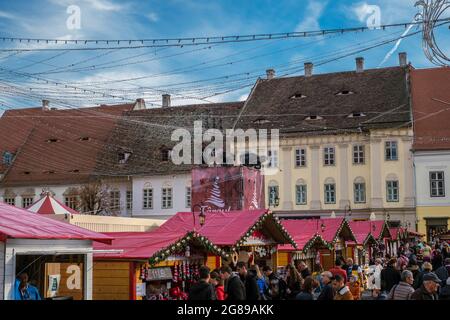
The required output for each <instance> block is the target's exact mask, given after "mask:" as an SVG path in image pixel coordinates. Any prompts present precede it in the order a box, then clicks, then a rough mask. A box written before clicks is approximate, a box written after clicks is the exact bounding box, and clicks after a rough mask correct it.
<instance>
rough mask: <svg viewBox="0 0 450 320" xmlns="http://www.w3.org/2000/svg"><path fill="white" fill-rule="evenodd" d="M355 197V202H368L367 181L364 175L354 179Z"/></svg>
mask: <svg viewBox="0 0 450 320" xmlns="http://www.w3.org/2000/svg"><path fill="white" fill-rule="evenodd" d="M353 197H354V202H355V203H365V202H366V182H365V180H364V178H363V177H356V178H355V180H354V181H353Z"/></svg>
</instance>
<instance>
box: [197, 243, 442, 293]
mask: <svg viewBox="0 0 450 320" xmlns="http://www.w3.org/2000/svg"><path fill="white" fill-rule="evenodd" d="M234 269H235V270H234V271H233V270H232V268H231V267H230V266H223V267H222V268H220V269H217V270H213V271H212V272H210V270H209V268H208V267H206V266H203V267H201V268H200V280H199V281H198V282H197V283H195V284H194V285H193V286H192V287H191V288H190V291H189V299H190V300H231V301H236V300H247V301H257V300H360V299H362V298H363V292H364V291H366V292H370V293H371V294H370V295H368V296H366V297H365V298H366V299H374V300H450V248H449V245H448V243H447V242H435V243H432V244H429V243H426V242H417V243H406V244H402V245H401V246H400V248H399V250H398V254H397V256H396V257H391V256H389V255H388V254H386V255H385V256H384V257H377V258H376V259H374V260H373V261H371V263H369V265H368V266H366V267H364V268H363V267H362V266H360V265H358V264H356V263H355V262H354V261H353V259H352V258H348V259H343V258H342V257H339V258H337V259H336V261H335V265H334V266H333V267H332V268H330V269H329V270H323V268H322V267H321V266H320V265H316V266H315V268H314V269H315V272H311V271H310V269H309V268H308V266H307V264H306V263H305V262H304V261H297V263H295V264H294V263H291V264H289V265H288V266H286V269H285V276H281V275H280V274H278V273H277V272H276V271H274V270H272V268H271V267H270V266H264V267H263V268H262V269H260V267H259V266H258V265H256V264H255V265H251V266H249V265H248V264H247V263H244V262H242V261H240V262H238V263H237V264H236V266H235V268H234Z"/></svg>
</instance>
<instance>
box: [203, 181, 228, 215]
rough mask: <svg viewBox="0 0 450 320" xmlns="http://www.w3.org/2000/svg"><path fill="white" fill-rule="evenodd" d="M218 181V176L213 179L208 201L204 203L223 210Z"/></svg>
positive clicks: (223, 205) (223, 204)
mask: <svg viewBox="0 0 450 320" xmlns="http://www.w3.org/2000/svg"><path fill="white" fill-rule="evenodd" d="M219 180H220V178H219V177H218V176H216V177H215V178H214V182H213V186H212V189H211V190H210V192H209V195H208V199H207V200H206V201H205V203H209V204H212V205H214V206H216V207H217V208H223V207H225V203H224V202H223V199H222V195H221V192H220V186H219Z"/></svg>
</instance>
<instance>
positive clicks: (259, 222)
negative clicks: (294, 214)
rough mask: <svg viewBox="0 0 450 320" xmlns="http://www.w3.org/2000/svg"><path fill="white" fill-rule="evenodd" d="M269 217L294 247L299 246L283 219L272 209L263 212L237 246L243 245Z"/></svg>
mask: <svg viewBox="0 0 450 320" xmlns="http://www.w3.org/2000/svg"><path fill="white" fill-rule="evenodd" d="M267 218H272V219H273V221H274V222H275V226H276V227H277V229H278V230H279V231H280V232H281V233H282V234H283V235H284V236H285V237H286V238H288V239H289V242H290V244H291V245H292V246H293V247H294V248H297V243H296V242H295V241H294V239H293V238H292V236H291V235H290V233H289V232H288V231H287V230H286V228H285V227H284V226H283V225H282V224H281V221H280V219H279V218H278V217H276V216H274V215H273V212H272V211H270V210H267V211H266V212H265V213H264V214H262V215H261V216H260V217H259V218H258V220H257V221H256V223H255V224H253V225H252V226H251V227H250V228H249V229H248V230H247V232H246V233H245V234H244V236H242V237H241V239H239V240H238V241H237V243H236V244H235V246H234V247H235V248H237V249H238V248H239V247H241V246H242V245H243V244H244V243H245V241H246V240H247V239H248V238H249V237H251V235H252V234H253V232H255V231H256V230H258V229H260V228H261V226H262V224H263V223H264V222H265V221H266V219H267Z"/></svg>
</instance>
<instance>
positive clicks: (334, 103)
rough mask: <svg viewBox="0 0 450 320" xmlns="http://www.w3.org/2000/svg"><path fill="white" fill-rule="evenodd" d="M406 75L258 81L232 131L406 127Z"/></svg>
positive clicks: (401, 70)
mask: <svg viewBox="0 0 450 320" xmlns="http://www.w3.org/2000/svg"><path fill="white" fill-rule="evenodd" d="M407 75H408V68H407V67H391V68H383V69H369V70H365V71H363V72H359V73H357V72H355V71H350V72H338V73H328V74H318V75H312V76H310V77H304V76H300V77H286V78H273V79H270V80H267V79H265V80H259V81H258V83H257V85H256V86H255V87H254V90H253V92H252V94H251V95H250V97H249V99H248V101H247V103H246V105H245V107H244V108H245V109H244V111H243V113H242V115H241V117H240V119H239V121H238V123H237V127H243V128H248V127H252V128H258V127H265V128H269V129H270V128H274V129H277V128H279V129H280V133H285V134H289V133H295V134H296V135H299V134H300V135H301V134H304V135H306V134H308V135H311V134H322V135H323V134H339V133H345V132H361V131H360V130H363V131H364V130H368V129H376V128H386V127H393V126H403V125H408V122H409V121H410V106H409V102H408V101H409V93H408V85H407ZM353 113H355V114H356V113H363V114H364V115H365V116H363V117H357V116H355V117H349V115H350V114H353ZM311 116H318V117H319V118H318V119H315V120H309V119H308V117H311ZM258 123H259V124H258Z"/></svg>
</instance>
